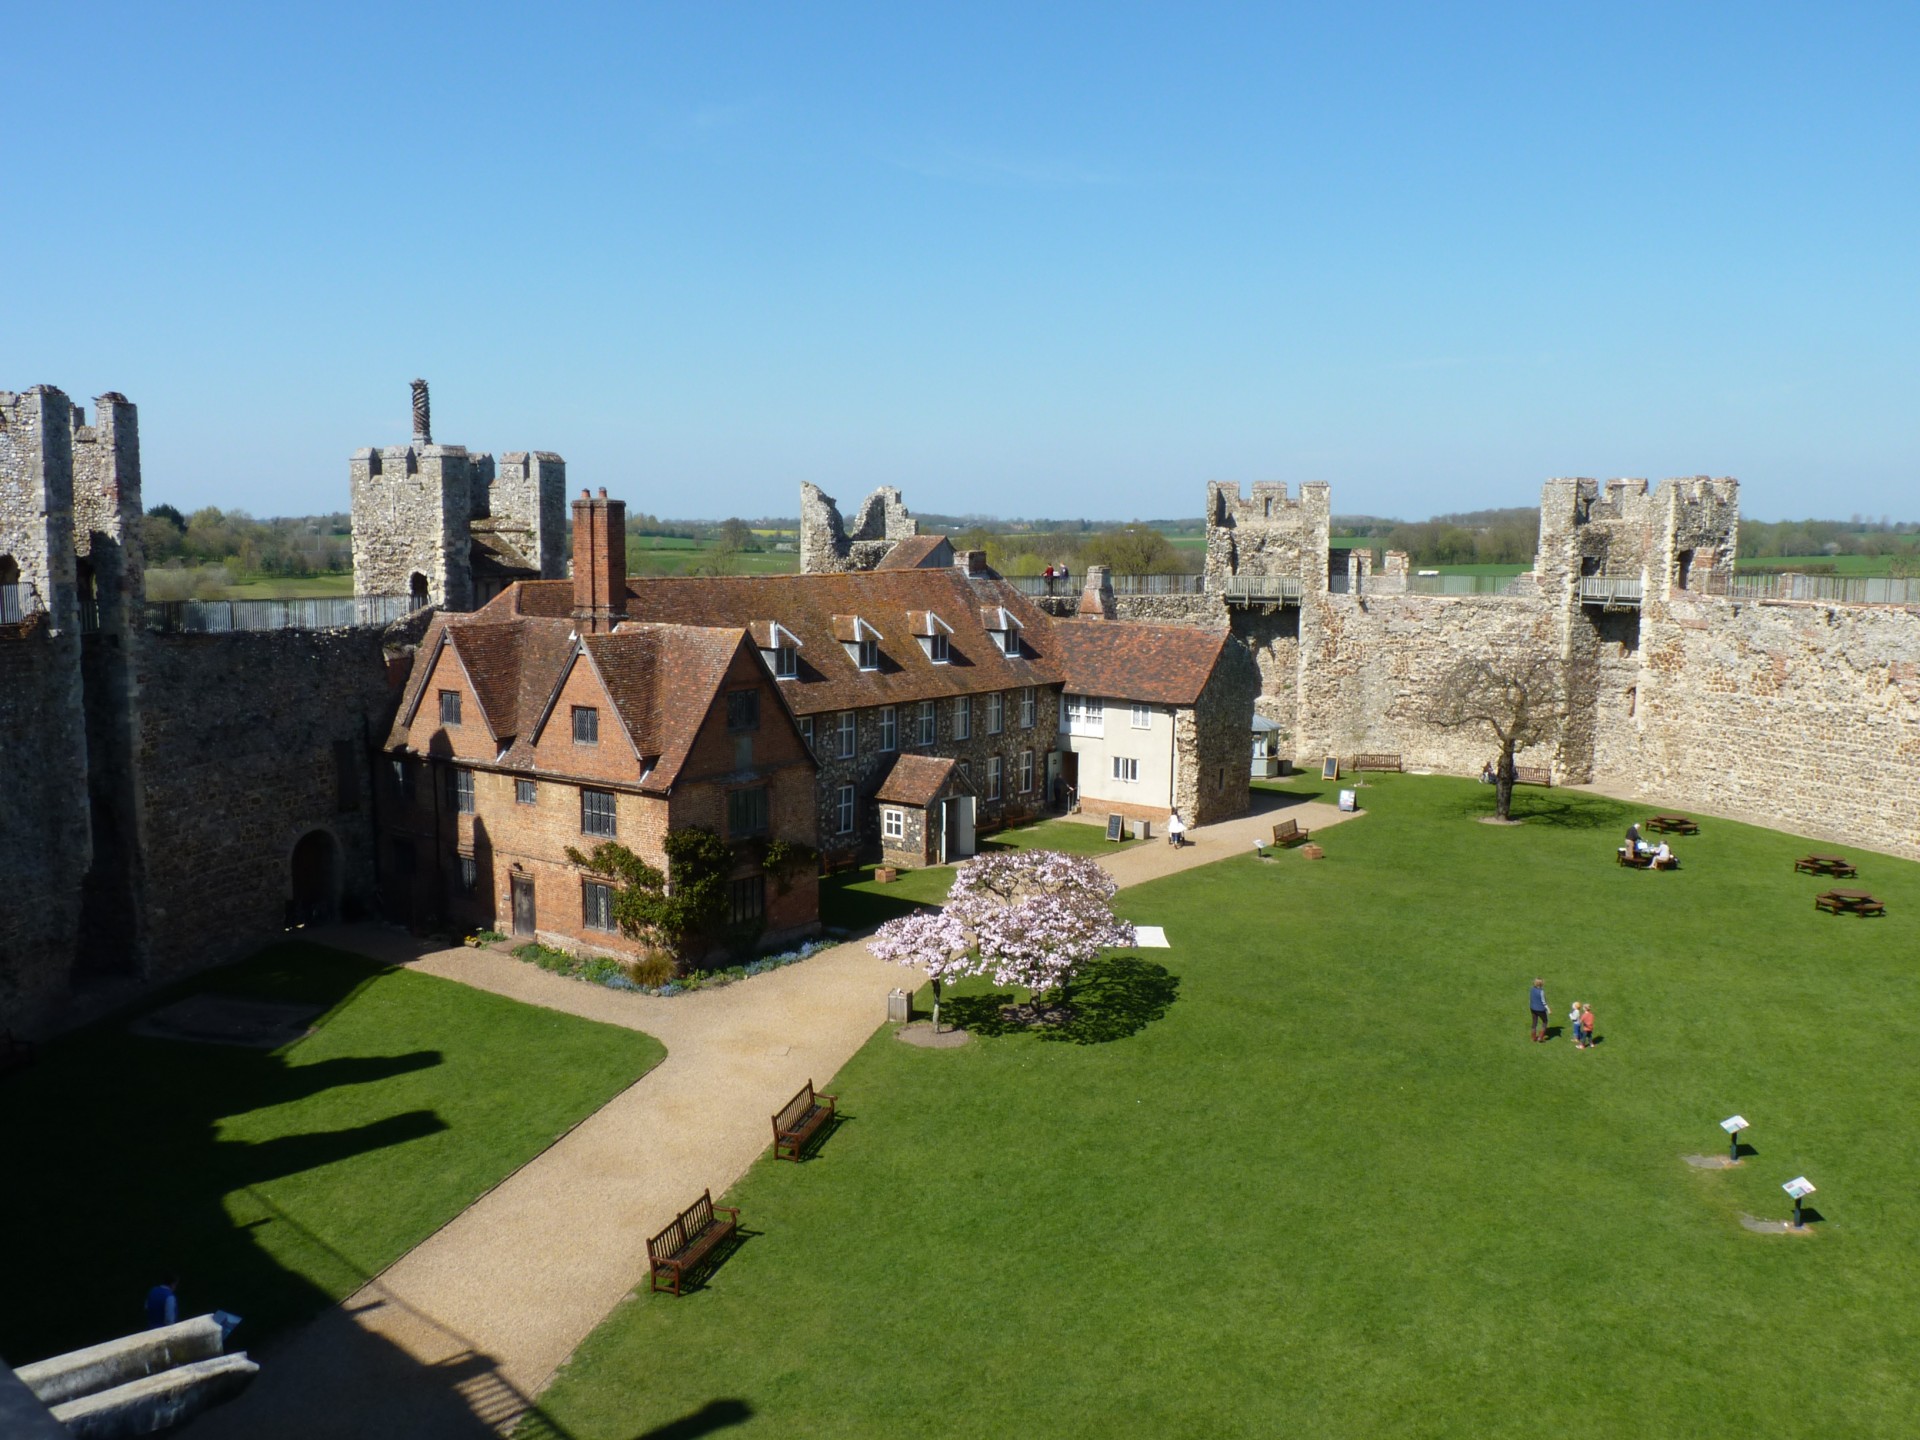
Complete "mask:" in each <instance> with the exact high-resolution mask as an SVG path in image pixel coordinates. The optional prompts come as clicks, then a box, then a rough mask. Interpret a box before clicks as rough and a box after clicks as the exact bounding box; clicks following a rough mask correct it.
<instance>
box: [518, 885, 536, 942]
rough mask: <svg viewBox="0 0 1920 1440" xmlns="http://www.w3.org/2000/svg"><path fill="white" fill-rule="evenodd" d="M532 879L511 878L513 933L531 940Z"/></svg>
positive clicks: (532, 917) (532, 918)
mask: <svg viewBox="0 0 1920 1440" xmlns="http://www.w3.org/2000/svg"><path fill="white" fill-rule="evenodd" d="M533 920H534V915H533V877H532V876H531V875H515V876H514V877H513V933H514V934H516V935H524V936H526V937H527V938H528V939H532V938H533Z"/></svg>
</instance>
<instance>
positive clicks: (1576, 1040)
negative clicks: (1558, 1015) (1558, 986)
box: [1567, 1000, 1585, 1050]
mask: <svg viewBox="0 0 1920 1440" xmlns="http://www.w3.org/2000/svg"><path fill="white" fill-rule="evenodd" d="M1567 1028H1568V1029H1570V1030H1572V1031H1573V1048H1574V1049H1576V1050H1580V1049H1584V1048H1585V1047H1584V1046H1582V1045H1581V1043H1580V1002H1579V1001H1578V1000H1576V1001H1574V1002H1573V1008H1572V1009H1571V1010H1569V1011H1567Z"/></svg>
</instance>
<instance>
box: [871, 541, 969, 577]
mask: <svg viewBox="0 0 1920 1440" xmlns="http://www.w3.org/2000/svg"><path fill="white" fill-rule="evenodd" d="M942 546H945V547H946V553H945V554H941V553H940V551H941V547H942ZM951 564H953V546H952V544H951V543H949V542H948V540H947V537H946V536H944V535H909V536H908V537H907V538H906V539H904V540H902V541H901V542H900V543H899V544H897V545H895V546H894V547H893V548H892V549H891V550H889V551H887V553H886V556H885V557H884V558H883V559H882V560H881V561H880V563H879V564H878V565H876V566H874V569H876V570H926V569H936V568H941V567H944V566H948V565H951Z"/></svg>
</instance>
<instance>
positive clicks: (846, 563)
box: [800, 482, 920, 575]
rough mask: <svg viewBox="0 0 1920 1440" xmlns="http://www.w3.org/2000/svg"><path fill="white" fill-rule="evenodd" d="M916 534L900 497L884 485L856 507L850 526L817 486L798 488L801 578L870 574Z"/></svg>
mask: <svg viewBox="0 0 1920 1440" xmlns="http://www.w3.org/2000/svg"><path fill="white" fill-rule="evenodd" d="M919 533H920V522H919V521H917V520H915V519H914V518H913V517H912V516H911V515H910V514H909V513H908V512H907V507H906V504H905V503H904V502H903V501H902V500H901V498H900V492H899V491H898V490H896V489H895V488H893V487H892V486H891V485H883V486H881V487H880V488H879V489H878V490H875V491H874V492H873V493H872V494H871V495H869V496H867V498H866V499H865V500H863V501H861V502H860V509H859V511H858V513H856V514H855V516H854V520H853V526H852V528H851V529H849V528H848V527H847V525H846V524H845V522H844V521H842V519H841V518H840V507H839V505H838V503H837V502H836V501H835V500H834V498H833V497H832V496H831V495H829V494H827V493H826V492H825V491H824V490H822V489H821V488H820V487H819V486H818V485H810V484H806V483H804V482H803V483H802V484H801V486H800V573H801V574H802V575H838V574H844V573H846V572H848V571H852V570H871V569H873V568H874V567H875V566H876V565H878V564H879V563H880V562H881V561H882V560H884V559H885V558H886V556H887V552H888V551H889V550H891V549H892V548H893V547H894V546H895V545H896V544H898V543H899V542H900V541H902V540H905V539H907V538H908V537H910V536H913V535H918V534H919Z"/></svg>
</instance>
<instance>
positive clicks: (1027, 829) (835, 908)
mask: <svg viewBox="0 0 1920 1440" xmlns="http://www.w3.org/2000/svg"><path fill="white" fill-rule="evenodd" d="M1106 835H1107V832H1106V831H1105V830H1103V829H1101V828H1100V827H1099V826H1097V825H1083V824H1081V823H1080V822H1079V821H1077V820H1041V821H1039V822H1037V823H1036V824H1032V825H1022V826H1019V827H1017V828H1015V829H1011V830H999V831H996V832H994V833H993V834H992V835H984V836H982V837H981V838H980V847H979V848H980V849H981V850H982V851H983V852H984V851H989V850H1064V851H1067V852H1068V853H1070V854H1077V855H1097V854H1100V853H1101V852H1102V851H1104V850H1117V849H1119V848H1120V844H1131V843H1132V841H1131V840H1126V841H1122V842H1120V844H1114V843H1111V842H1109V841H1108V840H1107V838H1106ZM878 868H879V867H878V866H877V865H862V866H860V868H859V869H857V870H842V871H840V872H839V873H837V874H834V875H829V876H827V877H826V878H825V879H823V880H822V881H821V882H820V919H821V920H822V921H823V922H824V923H825V924H827V925H828V926H831V927H832V928H834V929H837V930H851V931H856V932H857V931H864V930H871V929H873V928H874V927H875V926H877V925H880V924H883V923H884V922H886V921H888V920H891V919H893V917H894V916H896V915H905V914H907V913H909V912H910V911H913V910H916V909H918V908H920V907H921V906H923V905H938V904H940V903H941V902H942V901H943V900H945V899H946V898H947V890H948V889H949V887H951V886H952V884H953V866H951V865H930V866H928V867H927V868H926V869H924V870H904V871H902V872H901V873H900V878H899V879H897V880H895V881H894V882H893V883H892V884H890V885H882V884H881V883H880V882H879V881H878V880H875V879H874V878H873V872H874V871H875V870H876V869H878Z"/></svg>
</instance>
